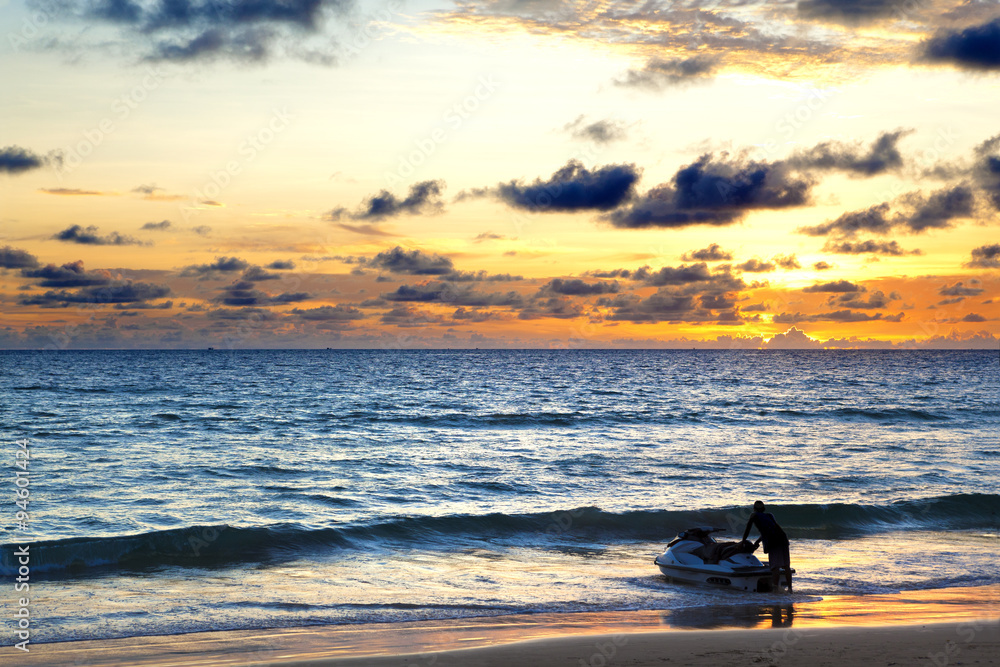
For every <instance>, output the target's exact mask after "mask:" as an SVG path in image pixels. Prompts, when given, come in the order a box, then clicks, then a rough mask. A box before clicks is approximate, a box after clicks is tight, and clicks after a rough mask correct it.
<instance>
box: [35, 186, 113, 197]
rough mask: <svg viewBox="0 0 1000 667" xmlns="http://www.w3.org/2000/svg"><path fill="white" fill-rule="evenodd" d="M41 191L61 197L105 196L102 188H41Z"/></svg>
mask: <svg viewBox="0 0 1000 667" xmlns="http://www.w3.org/2000/svg"><path fill="white" fill-rule="evenodd" d="M39 192H44V193H45V194H47V195H58V196H60V197H103V196H104V193H103V192H101V191H100V190H81V189H80V188H41V189H39Z"/></svg>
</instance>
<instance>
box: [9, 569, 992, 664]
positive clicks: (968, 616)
mask: <svg viewBox="0 0 1000 667" xmlns="http://www.w3.org/2000/svg"><path fill="white" fill-rule="evenodd" d="M3 656H4V657H3V660H0V662H3V663H6V662H7V661H8V660H10V659H12V658H13V659H14V660H15V662H13V663H11V664H19V665H26V666H27V665H108V666H116V667H120V666H123V665H160V666H163V667H167V666H169V667H193V666H196V665H197V666H202V665H254V664H257V665H265V664H269V665H285V664H288V665H317V666H318V665H331V666H334V665H370V666H372V667H383V666H384V667H389V666H390V665H392V666H394V667H400V666H405V667H445V666H451V665H454V666H456V667H457V666H459V665H482V666H484V667H487V666H493V665H496V666H497V667H499V666H501V665H503V666H507V665H553V666H563V665H565V666H567V667H570V666H572V667H580V666H581V665H583V666H587V665H589V666H591V667H605V666H610V665H758V664H760V665H764V664H777V663H778V662H780V663H781V664H785V665H798V664H801V665H809V666H810V667H819V666H822V665H838V666H840V667H843V666H844V665H855V664H856V665H934V666H935V667H944V666H945V665H958V664H963V665H1000V586H989V587H976V588H950V589H940V590H931V591H916V592H908V593H904V594H899V595H871V596H863V597H859V596H831V597H827V598H825V599H822V600H817V599H816V598H804V599H803V600H801V601H799V600H796V599H795V598H792V599H791V600H790V601H778V602H773V601H769V602H767V603H761V602H748V603H746V604H737V605H731V606H726V607H707V608H705V607H703V608H698V609H688V610H672V611H637V612H609V613H580V614H536V615H522V616H505V617H494V618H474V619H462V620H448V621H428V622H413V623H394V624H371V625H351V626H344V625H342V626H314V627H304V628H281V629H269V630H238V631H227V632H203V633H194V634H186V635H170V636H164V637H136V638H131V639H115V640H101V641H80V642H62V643H56V644H32V645H31V651H30V652H29V653H23V652H21V651H17V650H16V649H14V648H13V647H4V649H3Z"/></svg>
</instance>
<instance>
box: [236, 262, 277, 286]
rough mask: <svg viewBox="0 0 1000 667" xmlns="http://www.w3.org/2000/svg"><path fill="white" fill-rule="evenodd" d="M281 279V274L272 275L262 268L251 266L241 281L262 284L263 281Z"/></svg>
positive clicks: (241, 277)
mask: <svg viewBox="0 0 1000 667" xmlns="http://www.w3.org/2000/svg"><path fill="white" fill-rule="evenodd" d="M280 277H281V274H280V273H271V272H270V271H268V270H267V269H265V268H263V267H261V266H251V267H249V268H248V269H247V270H246V271H244V272H243V275H242V276H240V279H241V280H246V281H247V282H251V283H253V282H260V281H263V280H277V279H278V278H280Z"/></svg>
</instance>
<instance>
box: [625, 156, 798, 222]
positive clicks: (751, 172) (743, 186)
mask: <svg viewBox="0 0 1000 667" xmlns="http://www.w3.org/2000/svg"><path fill="white" fill-rule="evenodd" d="M811 187H812V181H809V180H806V179H805V178H804V177H800V176H794V175H792V174H790V173H789V172H788V170H787V169H785V168H784V167H783V166H781V165H780V164H769V163H767V162H756V161H745V160H740V159H732V160H731V159H729V156H728V154H725V153H724V154H722V156H721V157H719V158H716V157H715V156H714V155H703V156H702V157H701V158H699V159H698V160H697V161H696V162H694V163H692V164H690V165H687V166H685V167H682V168H681V169H680V170H678V171H677V173H676V174H675V175H674V177H673V179H672V180H671V182H670V183H666V184H663V185H659V186H657V187H655V188H653V189H652V190H650V191H649V192H647V193H646V194H644V195H642V196H641V197H639V198H638V199H636V200H635V201H633V202H631V203H630V204H629V205H628V206H626V207H624V208H622V209H619V210H617V211H613V212H611V213H610V214H609V215H608V216H607V219H608V220H610V221H611V224H613V225H614V226H616V227H623V228H631V229H637V228H646V227H686V226H688V225H698V224H704V225H729V224H732V223H734V222H736V221H738V220H739V219H741V218H742V217H743V216H744V215H745V214H746V213H747V212H748V211H751V210H753V209H778V208H787V207H791V206H801V205H803V204H805V203H807V202H808V199H809V189H810V188H811Z"/></svg>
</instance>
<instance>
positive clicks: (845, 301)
mask: <svg viewBox="0 0 1000 667" xmlns="http://www.w3.org/2000/svg"><path fill="white" fill-rule="evenodd" d="M894 300H895V299H894V298H893V295H891V294H890V295H889V296H886V295H885V292H883V291H881V290H875V291H874V292H872V293H871V294H869V295H868V298H867V299H865V298H864V297H863V296H861V295H860V294H857V293H845V294H841V295H840V296H836V297H831V298H830V301H829V303H830V304H836V306H837V307H839V308H855V309H861V310H873V309H877V308H885V307H886V306H888V305H889V303H890V302H892V301H894Z"/></svg>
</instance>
